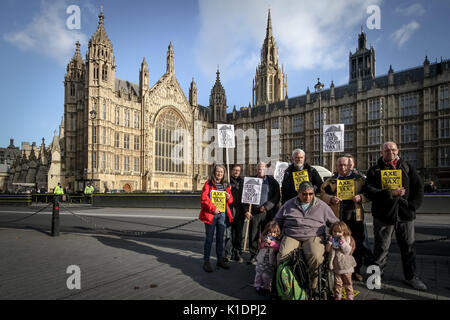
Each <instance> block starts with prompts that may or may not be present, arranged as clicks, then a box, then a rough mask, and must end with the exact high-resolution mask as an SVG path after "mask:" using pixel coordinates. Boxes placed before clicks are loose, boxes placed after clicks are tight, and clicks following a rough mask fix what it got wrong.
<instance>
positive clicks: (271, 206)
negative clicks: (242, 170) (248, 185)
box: [244, 176, 280, 220]
mask: <svg viewBox="0 0 450 320" xmlns="http://www.w3.org/2000/svg"><path fill="white" fill-rule="evenodd" d="M255 177H256V176H255ZM266 177H267V178H268V179H269V195H268V196H267V201H266V203H263V206H264V208H266V212H267V215H268V216H269V217H270V219H273V217H275V214H276V213H277V211H278V209H279V207H280V185H279V184H278V182H277V180H275V178H274V177H272V176H266ZM249 207H250V205H249V204H246V203H244V208H245V211H248V208H249ZM270 219H269V220H270Z"/></svg>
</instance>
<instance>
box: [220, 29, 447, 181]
mask: <svg viewBox="0 0 450 320" xmlns="http://www.w3.org/2000/svg"><path fill="white" fill-rule="evenodd" d="M266 42H267V41H266ZM266 42H265V44H266ZM263 50H266V51H267V50H270V48H266V49H264V48H263ZM449 67H450V61H442V60H441V61H440V62H437V61H436V62H435V63H430V61H429V60H428V58H427V57H425V61H424V62H423V65H422V66H419V67H416V68H411V69H408V70H404V71H399V72H394V70H393V69H392V66H391V67H390V69H389V71H388V74H387V75H383V76H378V77H376V76H375V51H374V49H373V48H372V47H371V48H370V49H368V48H366V34H365V33H364V31H363V30H362V31H361V33H360V34H359V37H358V48H357V49H356V51H355V52H354V53H352V52H350V55H349V84H347V85H344V86H340V87H335V86H334V84H333V82H331V85H330V87H329V89H326V90H323V91H321V92H320V93H319V92H314V93H311V92H310V90H309V88H308V89H307V91H306V95H301V96H297V97H294V98H288V97H287V92H286V98H285V99H284V101H279V102H274V103H264V104H256V105H254V106H249V107H243V108H241V109H240V110H239V111H236V110H233V112H232V113H230V114H228V115H227V117H228V121H229V122H231V123H234V124H235V127H236V129H238V128H242V129H244V130H246V129H248V128H256V129H267V130H268V131H270V129H280V132H281V155H280V160H282V161H286V159H290V156H291V152H292V150H293V149H295V148H302V149H303V150H304V151H305V152H306V160H307V162H309V163H311V164H316V165H317V164H320V163H319V159H320V151H319V150H320V142H319V141H320V140H319V137H320V135H319V133H320V131H319V130H320V126H319V125H320V118H319V117H320V116H321V117H322V121H323V123H324V124H337V123H343V124H345V153H350V154H353V155H354V156H355V158H356V164H357V167H358V169H360V170H362V171H365V170H367V169H368V168H369V167H370V166H371V165H373V164H374V163H375V162H376V160H377V159H378V158H379V157H380V149H381V145H382V143H383V142H385V141H389V140H393V141H396V142H397V143H398V145H399V148H400V156H401V157H403V158H405V159H407V160H409V161H410V163H411V164H413V165H414V166H415V167H416V168H418V169H419V171H420V173H421V174H422V176H423V177H424V179H426V180H427V179H432V180H434V181H435V182H437V185H438V187H440V188H450V104H449V87H450V68H449ZM319 94H320V103H321V110H322V115H320V114H319ZM266 101H267V100H266ZM331 156H332V154H331V153H324V159H323V160H324V161H323V162H322V164H321V165H323V166H325V167H327V168H328V169H331V163H332V160H331ZM336 156H338V155H336ZM331 171H333V170H331ZM253 172H254V166H249V167H248V169H247V171H246V174H251V173H253Z"/></svg>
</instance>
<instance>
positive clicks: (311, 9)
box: [195, 0, 382, 78]
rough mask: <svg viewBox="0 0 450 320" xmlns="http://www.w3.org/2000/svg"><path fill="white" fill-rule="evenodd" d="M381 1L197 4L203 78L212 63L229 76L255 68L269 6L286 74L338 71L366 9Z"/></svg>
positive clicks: (211, 0) (216, 0)
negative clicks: (302, 71) (310, 71)
mask: <svg viewBox="0 0 450 320" xmlns="http://www.w3.org/2000/svg"><path fill="white" fill-rule="evenodd" d="M381 1H382V0H347V1H326V2H325V1H314V2H313V1H307V0H277V1H269V0H264V1H261V0H245V1H242V0H227V1H222V0H199V8H200V21H201V27H200V32H199V34H198V39H197V43H196V45H195V47H196V56H197V61H198V63H199V65H200V67H201V69H202V71H203V73H204V74H206V75H214V73H215V68H216V66H217V64H220V68H221V70H226V71H225V73H223V74H222V76H223V77H229V78H236V77H239V76H243V75H244V74H248V72H249V71H252V70H255V68H256V67H257V64H258V63H259V61H260V50H261V47H262V45H263V41H264V38H265V35H266V26H267V11H268V8H270V11H271V17H272V28H273V33H274V37H275V41H276V42H277V46H278V48H279V50H278V53H279V62H280V63H282V64H284V65H285V67H288V68H289V70H290V71H293V70H296V71H298V70H306V69H309V70H312V69H339V68H343V67H345V66H346V63H347V59H348V52H349V48H355V47H356V41H357V34H356V32H355V29H356V28H357V27H358V26H360V25H365V23H366V20H367V18H368V17H369V16H368V14H367V13H366V9H367V7H368V6H369V5H373V4H375V5H379V4H380V3H381ZM358 29H359V28H358ZM358 29H356V30H358ZM349 35H353V36H351V37H349ZM353 50H354V49H353Z"/></svg>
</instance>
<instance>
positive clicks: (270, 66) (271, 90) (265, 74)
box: [252, 9, 286, 106]
mask: <svg viewBox="0 0 450 320" xmlns="http://www.w3.org/2000/svg"><path fill="white" fill-rule="evenodd" d="M284 82H285V77H284V72H283V70H282V68H281V66H280V65H279V63H278V48H277V44H276V42H275V38H274V36H273V30H272V18H271V13H270V9H269V12H268V15H267V27H266V38H265V39H264V43H263V46H262V48H261V62H260V63H259V65H258V67H257V68H256V75H255V78H254V85H253V88H252V90H253V92H252V97H253V100H254V104H255V106H258V105H262V104H267V103H272V102H277V101H281V100H283V99H285V98H286V94H285V85H284Z"/></svg>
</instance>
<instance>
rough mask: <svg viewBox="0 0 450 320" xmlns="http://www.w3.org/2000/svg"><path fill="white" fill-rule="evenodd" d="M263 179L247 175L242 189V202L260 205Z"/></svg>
mask: <svg viewBox="0 0 450 320" xmlns="http://www.w3.org/2000/svg"><path fill="white" fill-rule="evenodd" d="M262 183H263V180H262V179H260V178H252V177H245V178H244V188H243V190H242V203H248V204H255V205H259V201H260V200H261V189H262Z"/></svg>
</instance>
